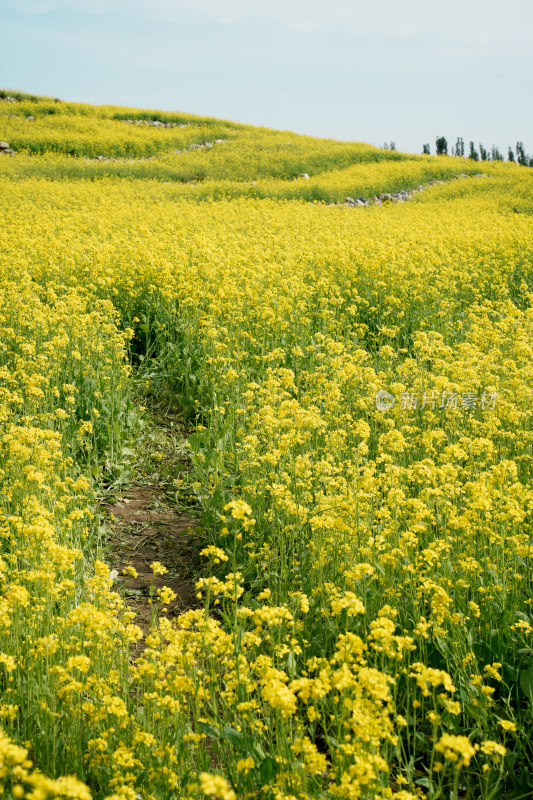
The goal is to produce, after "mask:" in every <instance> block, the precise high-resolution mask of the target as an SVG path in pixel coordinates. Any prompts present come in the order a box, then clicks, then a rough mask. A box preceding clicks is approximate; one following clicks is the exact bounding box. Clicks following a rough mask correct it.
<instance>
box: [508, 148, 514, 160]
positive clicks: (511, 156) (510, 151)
mask: <svg viewBox="0 0 533 800" xmlns="http://www.w3.org/2000/svg"><path fill="white" fill-rule="evenodd" d="M507 158H508V159H509V161H514V153H513V151H512V149H511V148H509V153H508V155H507Z"/></svg>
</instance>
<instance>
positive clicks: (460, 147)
mask: <svg viewBox="0 0 533 800" xmlns="http://www.w3.org/2000/svg"><path fill="white" fill-rule="evenodd" d="M464 154H465V143H464V139H462V138H461V137H460V136H459V137H457V141H456V143H455V155H456V156H459V157H460V158H462V156H464Z"/></svg>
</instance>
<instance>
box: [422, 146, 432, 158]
mask: <svg viewBox="0 0 533 800" xmlns="http://www.w3.org/2000/svg"><path fill="white" fill-rule="evenodd" d="M422 155H424V156H429V155H430V152H429V144H423V145H422Z"/></svg>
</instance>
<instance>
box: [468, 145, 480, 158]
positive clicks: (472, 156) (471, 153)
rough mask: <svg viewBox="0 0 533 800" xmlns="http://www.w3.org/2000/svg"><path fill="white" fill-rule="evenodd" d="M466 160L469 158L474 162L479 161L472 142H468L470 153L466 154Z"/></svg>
mask: <svg viewBox="0 0 533 800" xmlns="http://www.w3.org/2000/svg"><path fill="white" fill-rule="evenodd" d="M468 158H471V159H473V160H474V161H479V156H478V154H477V150H476V148H475V145H474V142H470V153H469V154H468Z"/></svg>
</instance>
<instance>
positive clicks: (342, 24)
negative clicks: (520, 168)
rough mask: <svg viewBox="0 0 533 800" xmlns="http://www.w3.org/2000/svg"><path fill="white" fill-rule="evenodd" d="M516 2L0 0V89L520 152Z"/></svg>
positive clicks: (527, 122) (337, 133)
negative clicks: (442, 139) (514, 148)
mask: <svg viewBox="0 0 533 800" xmlns="http://www.w3.org/2000/svg"><path fill="white" fill-rule="evenodd" d="M532 28H533V2H532V0H508V1H507V2H505V3H504V2H501V0H485V2H481V0H444V1H443V2H442V3H436V2H434V0H379V2H361V0H329V2H328V0H322V1H321V2H317V0H306V1H304V0H271V2H269V3H268V4H267V3H265V2H256V3H254V2H253V0H248V1H247V2H244V1H243V0H197V1H196V2H194V0H188V2H184V1H183V0H92V2H89V1H88V0H64V1H62V0H0V86H1V87H4V88H11V89H20V90H23V91H28V92H35V93H38V94H47V95H52V96H54V97H60V98H62V99H65V100H79V101H84V102H90V103H115V104H120V105H131V106H138V107H147V108H161V109H165V110H180V111H188V112H191V113H199V114H206V115H212V116H217V117H221V118H224V119H231V120H236V121H239V122H249V123H253V124H258V125H267V126H269V127H274V128H281V129H287V130H293V131H297V132H299V133H308V134H311V135H315V136H327V137H332V138H336V139H346V140H348V139H349V140H356V141H366V142H371V143H372V144H375V145H378V146H381V145H383V143H384V142H385V141H387V142H390V141H391V140H394V141H395V142H396V146H397V148H398V149H402V150H406V151H411V152H420V151H421V149H422V144H423V143H424V142H429V143H430V145H431V150H432V152H433V151H434V147H435V138H436V136H438V135H444V136H446V137H447V138H448V141H449V142H450V144H451V143H454V142H455V140H456V138H457V136H462V137H463V138H464V139H465V142H467V143H468V141H470V139H473V140H474V142H475V143H476V144H478V143H479V142H480V141H481V142H482V143H483V144H484V145H485V146H486V147H490V146H491V145H493V144H496V145H498V146H499V147H500V149H502V150H503V149H504V148H505V152H506V151H507V145H508V144H513V145H514V143H515V142H516V140H517V139H520V140H522V141H523V142H524V145H525V149H526V151H527V152H529V153H531V154H533V108H532V104H531V96H532V81H533V48H532V46H531V36H532V33H531V31H532Z"/></svg>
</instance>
